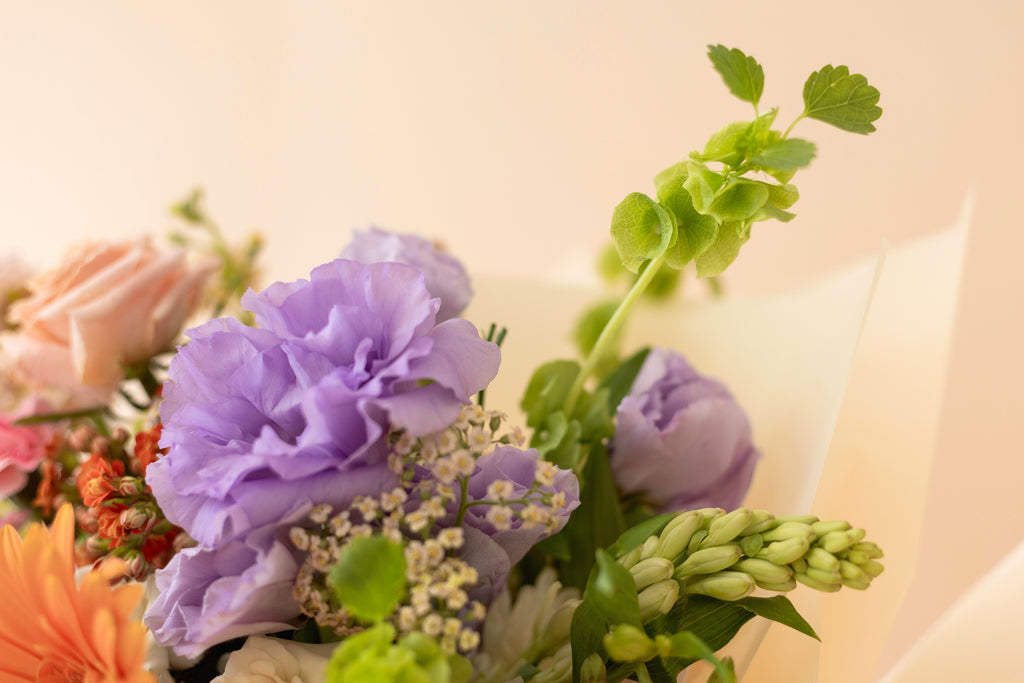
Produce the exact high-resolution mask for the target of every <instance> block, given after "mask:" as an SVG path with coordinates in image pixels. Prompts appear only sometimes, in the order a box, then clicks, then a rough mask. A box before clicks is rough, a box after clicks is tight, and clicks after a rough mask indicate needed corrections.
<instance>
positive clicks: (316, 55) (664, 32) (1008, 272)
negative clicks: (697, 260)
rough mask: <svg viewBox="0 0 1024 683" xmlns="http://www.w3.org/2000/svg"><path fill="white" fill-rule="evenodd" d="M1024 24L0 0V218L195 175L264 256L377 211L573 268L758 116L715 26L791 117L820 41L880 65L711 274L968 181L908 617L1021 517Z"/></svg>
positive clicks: (749, 266)
mask: <svg viewBox="0 0 1024 683" xmlns="http://www.w3.org/2000/svg"><path fill="white" fill-rule="evenodd" d="M1022 33H1024V4H1022V3H1019V2H1015V1H1011V0H1004V1H1001V2H1000V1H996V0H978V1H975V2H971V3H960V2H958V3H953V2H950V1H948V0H941V1H938V2H929V3H925V2H906V3H902V2H894V1H892V0H887V1H884V2H883V1H880V0H868V1H865V2H860V3H856V4H850V3H825V2H820V1H819V2H776V3H753V2H717V3H686V2H680V1H678V0H677V1H674V2H629V3H626V2H619V3H614V2H582V1H575V2H553V1H547V2H524V1H517V2H460V3H456V2H450V1H449V2H442V1H434V2H401V3H399V2H392V3H384V2H367V3H328V2H294V3H280V2H264V3H253V2H241V1H232V2H198V1H196V2H175V3H129V2H91V3H77V2H58V3H31V2H15V1H14V0H0V63H2V64H3V65H4V68H3V69H2V71H0V93H2V94H0V97H2V98H3V100H2V103H3V106H2V108H0V221H2V222H0V225H2V228H0V230H2V235H3V242H2V244H0V246H2V250H3V251H15V252H20V253H22V254H24V255H26V256H27V257H29V258H30V259H31V260H32V261H33V262H35V263H36V264H39V265H46V264H49V263H52V262H53V261H54V260H55V259H56V256H57V252H58V250H59V249H60V248H61V247H62V246H63V245H64V244H66V243H69V242H71V241H74V240H76V239H81V238H85V237H118V236H124V235H129V234H135V233H138V232H154V231H155V232H160V231H162V230H163V229H164V228H166V227H167V225H168V224H169V222H168V220H167V219H166V217H165V216H166V214H165V207H166V206H167V205H169V204H170V202H171V201H173V200H175V199H177V198H178V197H179V196H181V195H183V194H184V193H185V192H186V191H187V190H188V189H190V188H191V187H193V186H194V185H201V186H203V187H204V188H206V190H207V192H208V194H209V196H210V201H209V206H210V209H211V211H212V212H213V213H214V215H215V217H216V218H218V219H219V221H220V222H221V223H222V224H223V225H224V226H225V227H226V229H227V230H228V232H229V233H230V234H232V235H234V236H237V237H241V236H242V235H243V234H244V233H245V232H246V231H248V230H250V229H259V230H260V231H262V232H263V233H264V234H265V235H266V237H267V241H268V252H267V253H268V265H267V271H268V275H269V276H271V277H273V278H275V279H277V278H294V277H298V276H301V275H303V274H305V273H306V272H308V270H309V268H311V267H312V266H314V265H316V264H318V263H320V262H322V261H324V260H327V259H329V258H331V257H332V256H334V255H335V254H336V253H337V251H338V249H339V248H340V247H341V246H342V245H343V244H344V242H345V241H346V239H347V234H348V231H349V229H350V228H353V227H360V226H365V225H368V224H370V223H376V224H379V225H382V226H386V227H392V228H395V229H401V230H408V231H416V232H421V233H424V234H428V235H433V236H437V237H440V238H442V239H444V240H445V241H446V242H447V243H448V244H449V245H450V246H451V247H452V249H453V250H455V251H456V252H457V253H458V254H460V255H461V256H462V257H463V258H464V259H465V260H466V261H467V262H468V263H470V264H471V266H472V268H473V269H474V270H475V271H477V272H481V273H488V274H491V275H493V274H504V275H510V274H524V273H525V274H528V275H530V276H535V277H545V276H549V277H560V278H563V279H564V278H565V277H567V276H571V275H572V274H578V273H583V272H585V269H586V267H587V266H586V264H587V263H588V262H589V259H590V257H591V256H592V254H593V252H594V251H595V250H596V249H597V247H598V245H599V244H600V243H601V242H602V241H603V239H604V236H605V234H606V231H607V225H608V219H609V216H610V213H611V209H612V207H614V205H615V204H616V203H617V202H618V201H619V200H620V199H621V198H622V197H623V196H624V195H625V194H627V193H628V192H630V191H634V190H639V191H651V190H652V186H651V177H652V175H653V174H654V173H655V172H656V171H658V170H660V169H661V168H663V167H665V166H667V165H669V164H671V163H673V162H674V161H676V160H678V159H679V158H681V157H683V156H684V155H685V154H686V153H687V152H689V150H691V149H693V148H695V147H698V146H700V145H702V144H703V142H704V140H705V139H706V137H707V136H708V135H709V134H710V133H711V132H712V131H713V130H715V129H716V128H717V127H719V126H720V125H721V124H722V123H724V122H726V121H729V120H733V119H739V118H744V117H747V116H748V114H749V109H748V108H747V107H746V106H745V105H743V104H742V103H740V102H738V101H737V100H735V99H734V98H732V97H731V96H730V95H729V94H728V93H727V92H726V90H725V89H724V87H723V86H722V85H721V83H720V81H719V79H718V76H717V75H716V74H715V73H714V72H713V71H712V70H711V69H710V67H709V65H708V63H707V60H706V58H705V56H704V53H705V45H706V44H708V43H718V42H721V43H724V44H726V45H729V46H736V47H741V48H742V49H744V50H745V51H746V52H748V53H749V54H752V55H754V56H756V57H757V58H758V60H759V61H760V62H761V63H762V64H763V65H764V67H765V71H766V76H767V78H766V88H765V96H764V99H763V103H764V105H766V106H773V105H776V104H778V105H779V106H780V107H781V113H780V120H785V121H788V120H789V119H791V118H792V117H793V116H795V115H796V114H797V113H798V111H799V110H800V108H801V106H800V88H801V85H802V83H803V80H804V79H805V77H806V76H807V75H808V74H809V73H810V72H811V71H812V70H815V69H817V68H818V67H820V66H822V65H823V64H825V63H833V64H840V63H842V64H848V65H849V66H850V67H851V68H852V69H853V70H855V71H858V72H860V73H863V74H865V75H867V76H868V78H869V80H870V82H871V83H872V84H873V85H875V86H876V87H878V88H879V90H881V92H882V99H881V102H880V104H881V105H882V106H883V108H884V109H885V114H884V116H883V117H882V119H881V121H880V122H879V124H878V125H879V130H878V132H877V133H875V134H873V135H871V136H870V137H866V138H864V137H860V136H854V135H850V134H846V133H841V132H839V131H835V130H833V129H831V128H828V127H827V126H825V125H823V124H819V123H817V122H811V121H805V122H803V123H801V124H800V126H799V127H798V128H797V129H796V130H797V134H798V135H801V136H805V137H807V138H810V139H812V140H814V141H816V142H817V143H818V144H819V158H818V159H817V160H816V162H815V163H814V165H813V166H812V168H811V170H810V171H808V172H805V173H804V174H802V175H800V176H798V177H797V182H798V185H799V186H800V189H801V192H802V193H803V196H804V199H802V200H801V201H800V203H798V204H797V205H796V207H795V209H796V211H797V212H798V214H799V217H798V218H797V220H796V221H794V222H792V223H790V224H787V225H769V224H762V225H759V226H758V227H757V228H756V229H755V234H754V238H753V239H752V240H751V242H750V243H749V244H748V245H747V246H746V247H745V249H744V253H743V254H742V255H741V258H740V260H739V262H738V263H737V265H736V267H735V268H734V269H733V270H732V271H730V277H729V282H728V286H729V288H730V289H731V290H732V291H733V292H736V293H762V292H776V291H781V290H784V289H787V288H791V287H795V286H799V285H802V284H804V283H807V282H809V281H813V280H815V279H816V278H818V277H820V276H821V275H822V274H824V273H826V272H828V271H830V270H831V269H833V268H835V267H836V266H839V265H841V264H845V263H847V262H849V261H851V260H855V259H859V258H861V257H865V256H867V255H869V254H871V253H873V252H875V251H876V250H877V248H878V245H879V244H880V242H881V241H882V240H883V239H888V240H889V241H891V242H892V243H895V244H901V243H904V242H906V241H908V240H910V239H912V238H914V237H916V236H920V235H924V234H927V233H930V232H932V231H934V230H936V229H938V228H941V227H944V226H946V225H949V224H951V223H953V221H954V220H955V218H956V216H957V215H958V214H959V211H960V207H961V204H962V202H963V199H964V197H965V195H966V194H967V193H968V192H969V191H972V190H973V193H974V199H975V212H974V220H973V224H972V227H971V231H970V235H969V238H968V245H967V249H966V254H965V261H964V273H963V280H962V287H961V293H960V299H959V305H958V309H957V318H956V326H955V331H954V334H953V338H952V344H951V347H950V348H951V353H950V357H949V361H948V377H947V382H946V385H945V392H944V394H942V395H941V396H942V397H941V399H939V398H938V392H939V390H940V388H941V387H940V386H937V387H936V388H935V393H933V394H931V395H929V396H923V397H921V398H922V401H925V402H928V401H937V400H938V401H940V404H941V420H940V427H939V430H938V434H937V439H936V447H935V457H936V460H935V465H934V469H933V472H932V480H931V485H930V487H929V492H928V517H927V518H926V519H927V520H928V521H927V522H926V524H925V531H924V537H923V540H922V547H923V548H924V556H923V559H922V563H921V567H922V569H921V572H920V577H921V578H920V580H919V581H918V582H917V583H915V584H914V586H913V587H912V589H911V594H910V598H909V603H908V605H909V608H908V610H907V611H905V612H904V613H903V614H902V615H901V617H900V627H899V629H898V630H897V633H900V634H902V635H901V636H900V638H903V639H910V638H912V637H913V636H914V634H916V633H919V632H920V631H921V630H922V629H924V628H925V627H926V626H927V625H928V624H929V623H930V622H932V621H933V620H934V619H935V618H936V617H937V616H938V615H939V614H941V613H942V611H943V610H944V609H945V608H946V607H947V606H948V605H949V604H950V601H951V600H952V599H953V596H955V595H956V594H958V593H959V592H960V591H962V590H963V589H964V588H965V587H966V586H967V585H968V584H969V583H970V582H971V581H973V580H974V579H976V578H977V577H978V576H980V575H981V574H982V573H983V572H984V570H985V569H986V568H988V567H990V566H992V565H993V564H994V563H995V562H996V561H997V560H999V559H1000V558H1001V557H1002V556H1004V555H1005V554H1006V553H1008V552H1009V551H1010V549H1011V548H1012V547H1013V546H1014V545H1015V544H1016V543H1017V541H1019V540H1021V538H1024V532H1022V529H1024V507H1022V506H1021V505H1020V504H1019V500H1018V498H1019V496H1020V495H1021V490H1022V486H1021V480H1022V475H1024V465H1022V464H1021V458H1020V456H1021V455H1022V448H1021V446H1020V443H1021V440H1020V435H1019V424H1020V422H1021V417H1020V416H1021V414H1022V413H1024V393H1022V392H1021V391H1020V387H1021V386H1022V384H1024V361H1022V360H1021V354H1020V349H1021V347H1022V342H1024V326H1022V325H1021V323H1020V322H1019V320H1018V317H1019V316H1018V314H1019V312H1020V311H1021V308H1022V306H1021V304H1022V298H1024V295H1022V292H1024V268H1022V267H1021V266H1020V263H1019V260H1020V254H1021V253H1022V252H1024V249H1022V247H1024V232H1022V230H1021V217H1022V213H1024V212H1022V209H1021V206H1022V203H1021V196H1022V192H1021V189H1020V187H1019V182H1018V173H1017V172H1016V171H1017V165H1018V163H1019V160H1020V159H1021V158H1024V142H1022V136H1021V134H1020V123H1019V119H1020V115H1019V112H1020V108H1021V105H1022V103H1024V100H1022V97H1021V94H1020V92H1021V86H1022V85H1024V83H1022V80H1024V79H1022V76H1021V73H1022V67H1024V47H1022V46H1021V41H1020V36H1021V35H1022ZM911 355H912V354H911ZM894 381H895V380H894ZM896 390H898V387H897V388H894V391H896ZM909 400H912V397H911V398H910V399H909ZM854 423H855V420H854V421H853V422H851V424H854ZM900 642H902V641H900ZM892 657H895V655H894V654H892V653H890V658H892Z"/></svg>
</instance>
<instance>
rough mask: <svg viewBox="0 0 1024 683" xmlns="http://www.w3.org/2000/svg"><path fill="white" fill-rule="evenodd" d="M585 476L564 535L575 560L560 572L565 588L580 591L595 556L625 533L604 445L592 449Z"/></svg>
mask: <svg viewBox="0 0 1024 683" xmlns="http://www.w3.org/2000/svg"><path fill="white" fill-rule="evenodd" d="M582 475H583V476H582V477H581V481H580V504H579V507H577V508H576V509H575V510H574V511H573V513H572V516H570V517H569V521H568V522H567V523H566V525H565V528H564V529H563V530H562V532H561V533H562V534H565V536H566V538H567V539H568V540H569V545H570V547H571V548H572V560H571V561H570V562H567V563H565V564H562V565H561V566H560V567H559V572H558V576H559V579H561V581H562V583H563V584H564V585H566V586H572V587H575V588H579V589H581V590H582V589H583V588H584V587H585V586H586V585H587V581H588V579H589V577H590V572H591V568H592V566H593V561H594V556H595V552H596V551H597V550H598V549H600V548H605V547H607V546H609V545H611V544H612V543H613V542H614V541H615V539H616V538H618V537H619V534H621V533H622V532H623V531H624V530H625V529H626V523H625V521H624V520H623V519H622V510H620V509H619V505H618V500H619V492H618V490H617V489H616V488H615V480H614V479H613V478H612V471H611V467H610V466H609V464H608V452H607V450H606V449H605V447H604V445H603V444H600V443H597V444H592V445H591V446H590V452H589V453H588V454H587V460H586V464H585V465H584V467H583V472H582Z"/></svg>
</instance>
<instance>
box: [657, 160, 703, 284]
mask: <svg viewBox="0 0 1024 683" xmlns="http://www.w3.org/2000/svg"><path fill="white" fill-rule="evenodd" d="M685 185H686V177H685V176H677V177H675V178H673V179H672V180H669V181H667V182H666V183H664V184H663V185H662V186H661V187H659V188H658V200H659V201H660V202H661V203H662V204H663V205H664V206H665V208H666V209H668V210H669V211H671V212H672V215H673V216H675V219H676V225H677V226H678V227H677V229H676V233H677V237H676V241H675V244H673V245H671V246H670V247H669V248H668V251H667V252H666V254H665V262H666V263H668V265H669V266H671V267H672V268H675V269H680V268H682V267H683V266H685V265H686V264H687V263H689V262H690V261H692V260H693V259H694V258H696V257H697V256H699V255H700V254H703V253H704V251H705V250H706V249H707V248H708V247H710V246H711V244H712V243H713V242H714V241H715V237H716V236H717V235H718V221H717V220H715V218H714V217H713V216H708V215H705V214H702V213H698V212H697V210H696V209H695V208H694V207H693V198H692V197H691V196H690V192H689V191H688V190H687V188H686V186H685Z"/></svg>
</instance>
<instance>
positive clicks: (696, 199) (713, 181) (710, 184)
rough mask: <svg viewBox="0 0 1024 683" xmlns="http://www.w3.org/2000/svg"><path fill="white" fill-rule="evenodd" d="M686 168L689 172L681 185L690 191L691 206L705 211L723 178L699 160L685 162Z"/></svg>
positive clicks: (701, 211) (720, 185)
mask: <svg viewBox="0 0 1024 683" xmlns="http://www.w3.org/2000/svg"><path fill="white" fill-rule="evenodd" d="M687 170H688V171H689V172H688V173H687V176H686V179H685V180H684V181H683V187H685V188H686V191H687V192H689V193H690V199H691V201H692V202H693V208H694V209H696V210H697V211H698V212H700V213H707V207H708V206H709V205H710V204H711V202H712V200H713V199H714V198H715V193H716V192H718V189H719V188H720V187H722V183H724V182H725V178H723V177H722V174H720V173H715V172H714V171H712V170H711V169H709V168H708V167H707V166H705V165H704V164H702V163H700V162H699V161H689V162H687Z"/></svg>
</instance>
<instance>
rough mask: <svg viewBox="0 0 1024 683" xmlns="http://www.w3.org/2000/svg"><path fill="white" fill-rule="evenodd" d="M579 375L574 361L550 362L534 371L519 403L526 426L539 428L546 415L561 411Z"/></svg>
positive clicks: (578, 368)
mask: <svg viewBox="0 0 1024 683" xmlns="http://www.w3.org/2000/svg"><path fill="white" fill-rule="evenodd" d="M579 373H580V364H579V363H577V362H576V361H574V360H554V361H550V362H548V363H545V364H544V365H541V366H540V367H539V368H537V369H536V370H535V371H534V373H533V376H532V377H531V378H530V382H529V384H527V385H526V393H525V394H523V400H522V401H520V402H519V407H520V408H522V409H523V412H524V413H526V416H527V417H526V424H527V426H529V427H534V428H536V427H539V426H540V425H542V424H544V422H545V420H547V417H548V415H550V414H551V413H555V412H558V411H559V410H560V409H561V407H562V405H563V404H564V403H565V398H566V396H568V394H569V389H570V388H571V387H572V383H573V382H574V381H575V380H576V375H578V374H579Z"/></svg>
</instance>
